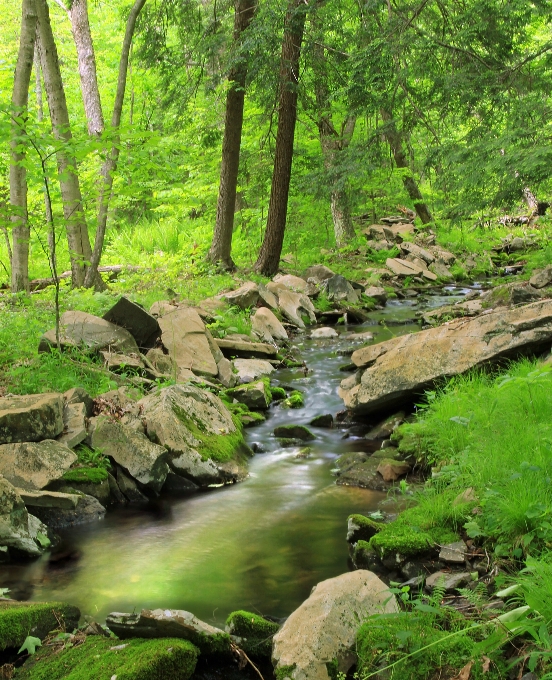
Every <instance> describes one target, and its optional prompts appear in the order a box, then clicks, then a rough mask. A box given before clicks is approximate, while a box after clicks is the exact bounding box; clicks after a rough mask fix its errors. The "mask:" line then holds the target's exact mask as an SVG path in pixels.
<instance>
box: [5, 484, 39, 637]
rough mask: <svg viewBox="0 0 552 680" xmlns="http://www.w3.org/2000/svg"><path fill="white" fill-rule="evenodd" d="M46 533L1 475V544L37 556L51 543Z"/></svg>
mask: <svg viewBox="0 0 552 680" xmlns="http://www.w3.org/2000/svg"><path fill="white" fill-rule="evenodd" d="M46 534H47V529H46V527H44V526H42V524H41V523H40V521H39V520H37V519H36V517H33V515H30V514H29V513H28V512H27V509H26V508H25V503H24V502H23V499H22V498H21V496H20V495H19V493H18V492H17V490H16V489H15V487H14V486H13V485H12V484H10V482H9V481H8V480H7V479H4V478H3V477H1V476H0V546H6V547H7V548H8V550H14V551H15V552H16V553H23V554H24V555H27V556H31V557H37V556H38V555H42V553H43V552H44V548H45V547H47V546H48V545H49V541H48V540H47V537H46ZM41 539H42V542H41ZM43 546H44V547H43ZM2 642H3V640H0V645H1V643H2Z"/></svg>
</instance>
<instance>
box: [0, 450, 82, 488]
mask: <svg viewBox="0 0 552 680" xmlns="http://www.w3.org/2000/svg"><path fill="white" fill-rule="evenodd" d="M76 460H77V456H76V455H75V454H74V453H73V451H71V449H69V448H68V447H67V446H65V445H64V444H60V443H59V442H56V441H54V440H52V439H45V440H44V441H42V442H23V443H20V444H3V445H2V446H0V474H2V475H4V477H5V478H6V479H7V480H8V481H9V482H10V483H11V484H13V485H14V486H17V487H21V488H22V489H28V490H33V489H43V488H44V487H46V486H47V485H48V484H50V482H53V481H54V480H56V479H60V478H61V477H62V476H63V473H64V472H66V471H67V470H68V469H69V468H70V467H71V465H73V463H75V462H76Z"/></svg>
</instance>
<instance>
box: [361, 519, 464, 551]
mask: <svg viewBox="0 0 552 680" xmlns="http://www.w3.org/2000/svg"><path fill="white" fill-rule="evenodd" d="M457 540H459V537H458V534H457V533H455V532H454V531H452V530H451V529H449V528H447V527H441V526H437V527H428V528H423V527H420V526H417V525H415V524H411V523H409V522H408V521H407V520H406V519H402V516H401V517H399V518H398V519H397V520H395V521H394V522H391V524H386V525H385V526H384V527H383V528H382V530H381V531H379V532H378V533H377V534H376V535H375V536H373V537H372V538H371V539H370V544H369V545H370V548H372V550H374V552H376V553H377V555H379V557H380V558H382V559H383V558H385V557H387V556H389V555H395V554H397V553H398V554H400V555H404V556H410V555H418V554H420V553H422V554H423V553H425V552H428V551H430V550H433V549H435V548H436V547H437V545H445V544H446V543H453V542H454V541H457Z"/></svg>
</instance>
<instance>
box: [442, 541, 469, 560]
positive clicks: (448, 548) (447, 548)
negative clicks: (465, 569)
mask: <svg viewBox="0 0 552 680" xmlns="http://www.w3.org/2000/svg"><path fill="white" fill-rule="evenodd" d="M467 549H468V548H467V546H466V544H465V543H464V541H456V542H455V543H448V544H447V545H444V546H443V547H442V548H441V552H440V553H439V559H440V560H442V561H443V562H450V563H451V564H464V562H465V560H466V552H467Z"/></svg>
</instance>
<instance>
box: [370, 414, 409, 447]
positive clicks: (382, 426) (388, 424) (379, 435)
mask: <svg viewBox="0 0 552 680" xmlns="http://www.w3.org/2000/svg"><path fill="white" fill-rule="evenodd" d="M404 419H405V414H404V412H403V411H400V412H399V413H396V414H395V415H393V416H390V417H389V418H386V419H385V420H383V421H381V422H380V423H378V424H377V425H376V426H375V427H373V428H372V429H371V430H370V432H368V433H367V434H366V435H365V439H368V440H369V441H378V440H381V439H387V438H388V437H390V436H391V435H392V434H393V432H395V430H396V429H397V428H398V427H399V425H401V424H402V423H404Z"/></svg>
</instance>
